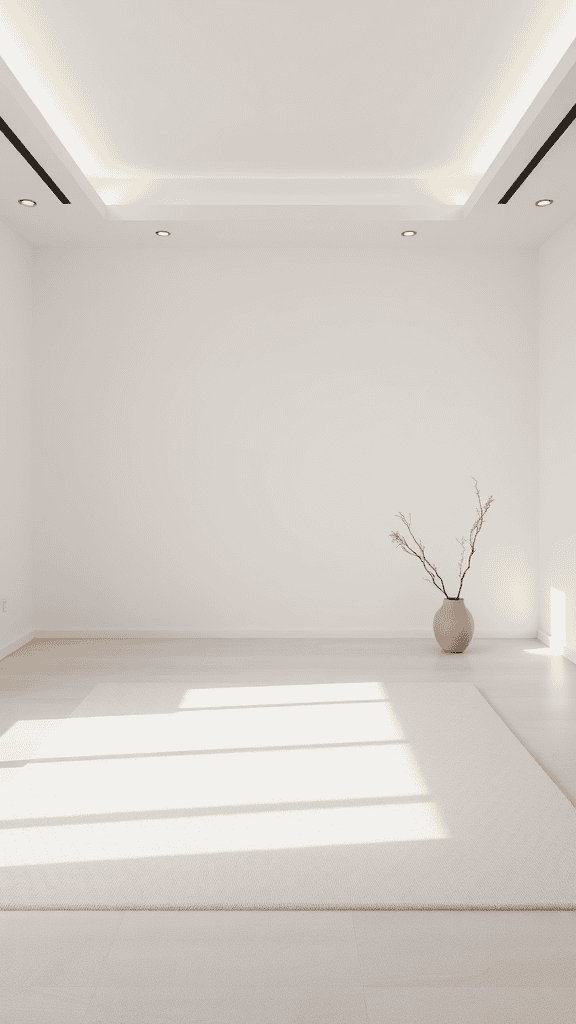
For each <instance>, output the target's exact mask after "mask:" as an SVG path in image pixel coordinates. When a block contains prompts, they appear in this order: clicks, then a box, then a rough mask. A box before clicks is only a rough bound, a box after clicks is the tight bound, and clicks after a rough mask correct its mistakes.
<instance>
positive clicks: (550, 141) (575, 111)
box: [498, 103, 576, 205]
mask: <svg viewBox="0 0 576 1024" xmlns="http://www.w3.org/2000/svg"><path fill="white" fill-rule="evenodd" d="M574 118H576V103H575V104H574V106H573V107H571V108H570V110H569V111H568V113H567V114H566V117H563V118H562V120H561V121H560V124H559V125H558V127H557V128H555V129H554V131H553V132H552V135H549V136H548V138H547V139H546V142H545V143H544V145H543V146H540V149H539V150H538V152H537V153H536V156H533V157H532V159H531V161H530V163H529V164H526V167H525V168H524V170H523V171H522V174H519V175H518V177H517V178H516V181H515V182H514V184H513V185H510V188H509V189H508V191H507V192H506V193H505V194H504V195H503V196H502V199H499V200H498V205H500V203H507V202H508V200H509V199H511V198H512V196H513V195H514V193H515V192H516V191H517V189H519V188H520V185H521V184H522V182H523V181H526V178H527V177H528V175H529V174H532V171H533V170H534V168H535V167H537V166H538V164H539V163H540V161H541V159H542V157H544V156H546V153H547V152H548V150H549V149H552V146H553V145H554V143H555V142H558V139H559V138H560V136H561V135H563V134H564V132H565V131H566V129H567V128H569V127H570V125H571V124H572V121H573V120H574Z"/></svg>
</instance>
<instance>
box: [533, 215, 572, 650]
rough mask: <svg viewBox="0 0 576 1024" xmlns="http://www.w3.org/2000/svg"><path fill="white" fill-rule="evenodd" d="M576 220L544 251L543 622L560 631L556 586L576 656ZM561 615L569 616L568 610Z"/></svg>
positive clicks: (541, 374)
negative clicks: (554, 604)
mask: <svg viewBox="0 0 576 1024" xmlns="http://www.w3.org/2000/svg"><path fill="white" fill-rule="evenodd" d="M575 295H576V219H574V220H572V221H571V222H570V223H569V224H567V225H566V226H565V227H564V228H562V229H561V230H560V231H557V232H556V233H555V234H554V235H552V237H551V238H549V239H548V241H547V242H545V244H544V245H543V246H542V247H541V249H540V365H539V384H540V465H541V470H540V482H541V487H540V516H539V519H540V545H539V547H540V570H539V580H540V622H541V623H542V627H541V628H542V630H543V632H544V633H545V634H551V633H552V634H553V633H554V631H555V630H554V621H553V615H551V610H552V609H551V600H550V599H551V588H554V590H555V591H557V592H558V593H559V594H560V595H562V594H564V598H562V597H561V596H560V597H558V596H557V595H556V596H555V599H556V601H558V608H559V611H560V613H562V605H565V622H566V639H565V644H566V646H567V647H568V654H569V656H570V657H571V660H573V661H574V660H576V302H575V300H574V296H575ZM560 617H561V618H562V617H563V615H562V614H561V616H560Z"/></svg>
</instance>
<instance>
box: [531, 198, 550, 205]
mask: <svg viewBox="0 0 576 1024" xmlns="http://www.w3.org/2000/svg"><path fill="white" fill-rule="evenodd" d="M553 202H554V200H553V199H539V200H538V202H537V203H534V206H552V203H553Z"/></svg>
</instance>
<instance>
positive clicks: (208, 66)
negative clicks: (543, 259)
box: [0, 0, 576, 248]
mask: <svg viewBox="0 0 576 1024" xmlns="http://www.w3.org/2000/svg"><path fill="white" fill-rule="evenodd" d="M575 37H576V0H575V2H572V0H497V2H496V0H474V3H472V2H470V3H464V2H463V0H434V3H430V0H290V3H286V2H285V0H284V2H281V3H279V2H275V0H163V2H162V4H158V3H156V2H151V0H99V2H98V3H97V4H95V3H94V2H93V0H0V117H2V119H3V121H4V122H5V123H6V125H7V126H8V127H9V129H10V130H11V131H12V132H13V133H14V135H15V136H16V137H17V139H18V140H19V141H20V143H21V145H23V146H24V147H25V148H26V150H27V151H29V153H30V154H31V155H32V157H33V158H34V159H35V160H36V161H37V162H38V164H39V165H40V166H41V167H42V168H43V169H44V172H45V173H46V174H47V175H48V176H49V178H50V179H52V181H53V182H54V183H55V185H56V186H57V188H58V189H59V190H61V192H62V193H64V195H65V196H66V198H67V199H68V200H69V203H67V204H63V203H62V202H60V200H59V198H58V197H57V195H55V194H54V192H53V191H52V190H51V188H50V187H49V185H48V184H47V183H46V182H45V181H44V180H42V178H41V177H40V176H39V175H38V173H36V171H35V170H34V169H33V167H32V166H30V164H29V163H28V162H27V160H26V159H25V157H24V156H23V155H22V152H20V151H19V149H17V148H16V147H15V146H14V145H13V143H12V142H11V141H10V138H9V137H7V136H6V135H5V134H2V133H0V183H1V185H2V188H1V195H0V219H2V220H3V221H4V222H5V223H7V224H8V225H9V226H10V227H12V228H13V229H14V230H15V231H16V232H17V233H18V234H20V235H21V236H22V237H23V238H25V239H26V240H27V241H29V242H30V243H31V244H33V245H56V246H67V247H68V246H86V245H97V246H111V247H119V248H121V247H138V248H139V247H145V248H149V247H150V248H158V247H163V248H166V247H169V248H172V247H174V246H176V247H201V248H211V247H222V246H224V247H244V246H276V245H318V246H383V247H390V246H398V247H407V246H410V247H412V248H420V247H423V246H424V247H428V246H437V245H442V246H450V245H467V246H469V245H480V246H493V245H497V246H534V245H538V244H540V243H541V242H542V241H543V240H544V239H545V238H546V237H548V235H550V234H551V233H552V232H554V231H555V230H557V229H558V227H560V226H561V225H562V224H563V223H565V222H566V221H568V220H570V219H571V218H572V217H574V216H575V215H576V190H575V189H574V186H573V179H574V171H575V170H576V120H574V121H573V122H572V123H571V125H570V126H569V127H568V128H567V130H566V131H565V132H564V133H563V134H562V135H561V137H560V138H559V139H558V141H557V142H556V143H555V144H554V145H553V146H552V148H551V149H550V150H549V152H547V154H546V156H545V157H544V158H543V159H542V160H541V161H540V162H539V163H538V166H537V167H536V168H535V169H534V170H533V172H532V173H531V174H530V175H529V176H528V177H527V178H526V180H525V181H524V183H523V184H522V185H521V186H520V187H519V188H518V190H517V191H516V192H515V193H514V195H513V196H512V198H511V199H510V200H509V202H507V203H505V204H502V203H500V202H499V200H500V199H501V198H502V196H503V195H504V194H505V193H506V191H507V190H508V189H509V188H510V186H511V185H512V183H513V182H514V181H515V180H516V178H517V177H518V175H519V174H520V173H521V172H522V171H523V169H524V168H525V167H526V165H527V164H528V163H529V161H530V160H531V159H532V158H533V157H534V155H535V154H536V153H537V151H538V150H539V149H540V147H541V146H542V145H543V144H544V143H545V142H546V140H547V139H548V137H549V136H550V134H551V133H552V132H553V131H554V129H555V128H556V127H557V125H558V124H559V122H561V121H562V119H563V118H564V117H565V116H566V114H567V113H568V112H569V110H570V109H571V108H572V107H573V106H574V104H575V103H576V42H574V39H575ZM21 198H30V199H34V200H35V201H36V203H37V205H36V206H35V207H34V208H31V209H26V208H24V207H22V206H20V205H19V204H18V199H21ZM542 198H552V199H553V200H554V203H553V205H552V206H550V207H548V208H538V207H535V205H534V204H535V202H536V200H537V199H542ZM159 229H166V230H168V231H170V232H171V234H170V236H169V237H166V238H159V237H158V236H157V235H156V234H155V232H156V231H157V230H159ZM405 229H413V230H415V231H416V232H417V234H416V236H415V237H413V238H410V239H409V238H405V237H402V235H401V232H402V231H403V230H405Z"/></svg>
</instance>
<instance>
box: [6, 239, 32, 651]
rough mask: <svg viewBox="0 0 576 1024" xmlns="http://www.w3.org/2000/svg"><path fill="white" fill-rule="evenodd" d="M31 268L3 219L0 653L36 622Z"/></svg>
mask: <svg viewBox="0 0 576 1024" xmlns="http://www.w3.org/2000/svg"><path fill="white" fill-rule="evenodd" d="M31 268H32V253H31V249H30V246H29V245H28V243H27V242H25V241H24V240H23V239H22V238H20V236H19V235H17V234H15V232H14V231H12V230H11V229H10V228H8V227H6V225H5V224H3V223H2V222H1V221H0V657H5V656H6V655H8V654H11V653H12V651H14V650H16V649H17V648H18V647H19V646H21V644H22V643H26V642H27V641H28V640H30V639H31V638H32V630H33V627H34V623H33V609H32V602H33V595H32V503H31V486H32V479H31V470H32V452H31V438H32V424H31V417H32V410H31V404H30V397H31V377H32V369H31V353H30V310H31V303H32V279H31ZM4 599H5V600H6V601H7V602H8V603H7V610H6V612H3V611H2V609H3V601H4Z"/></svg>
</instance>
